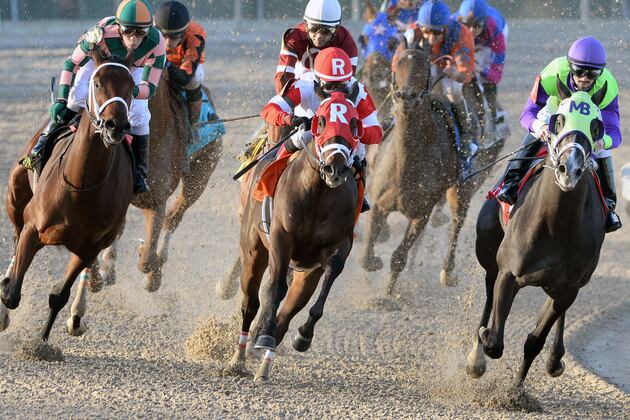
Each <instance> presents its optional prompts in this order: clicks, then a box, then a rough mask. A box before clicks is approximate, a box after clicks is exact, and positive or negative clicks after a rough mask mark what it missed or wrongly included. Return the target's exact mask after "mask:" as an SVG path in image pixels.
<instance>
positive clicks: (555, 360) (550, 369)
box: [546, 312, 566, 378]
mask: <svg viewBox="0 0 630 420" xmlns="http://www.w3.org/2000/svg"><path fill="white" fill-rule="evenodd" d="M565 315H566V312H563V313H562V315H560V318H558V320H557V321H556V335H555V336H554V339H553V346H551V351H550V354H549V358H548V359H547V364H546V369H547V373H548V374H549V376H551V377H554V378H555V377H557V376H560V375H562V373H563V372H564V362H563V361H562V356H564V317H565Z"/></svg>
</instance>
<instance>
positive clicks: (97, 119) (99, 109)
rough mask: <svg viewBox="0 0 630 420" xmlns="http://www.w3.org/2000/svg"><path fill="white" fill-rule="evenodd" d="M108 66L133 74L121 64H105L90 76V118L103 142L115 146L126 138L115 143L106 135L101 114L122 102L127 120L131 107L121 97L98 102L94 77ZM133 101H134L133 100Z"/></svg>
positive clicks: (88, 103) (88, 106) (88, 102)
mask: <svg viewBox="0 0 630 420" xmlns="http://www.w3.org/2000/svg"><path fill="white" fill-rule="evenodd" d="M107 66H116V67H122V68H123V69H125V70H127V72H128V73H129V75H130V76H131V72H130V71H129V68H127V66H125V65H123V64H120V63H103V64H101V65H100V66H98V67H97V68H96V69H95V70H94V71H93V72H92V75H91V76H90V84H89V89H88V99H87V112H88V116H89V117H90V122H91V123H92V125H93V126H94V127H95V128H96V133H99V134H100V135H101V139H102V140H103V142H105V143H106V144H108V145H115V144H118V143H120V142H122V140H123V139H124V136H123V137H122V138H121V139H120V140H119V141H115V140H112V139H111V138H110V136H107V135H104V134H103V132H104V131H106V130H104V129H105V120H104V119H103V118H102V117H101V114H102V113H103V111H104V110H105V108H107V106H108V105H110V104H112V103H114V102H121V103H122V104H123V105H124V106H125V112H126V114H127V118H129V105H127V101H125V100H124V99H123V98H121V97H120V96H114V97H113V98H109V99H107V100H106V101H105V102H103V103H102V104H99V103H98V101H97V100H96V94H95V93H94V89H95V88H94V76H95V75H96V73H98V71H99V70H100V69H102V68H103V67H107ZM132 101H133V98H132Z"/></svg>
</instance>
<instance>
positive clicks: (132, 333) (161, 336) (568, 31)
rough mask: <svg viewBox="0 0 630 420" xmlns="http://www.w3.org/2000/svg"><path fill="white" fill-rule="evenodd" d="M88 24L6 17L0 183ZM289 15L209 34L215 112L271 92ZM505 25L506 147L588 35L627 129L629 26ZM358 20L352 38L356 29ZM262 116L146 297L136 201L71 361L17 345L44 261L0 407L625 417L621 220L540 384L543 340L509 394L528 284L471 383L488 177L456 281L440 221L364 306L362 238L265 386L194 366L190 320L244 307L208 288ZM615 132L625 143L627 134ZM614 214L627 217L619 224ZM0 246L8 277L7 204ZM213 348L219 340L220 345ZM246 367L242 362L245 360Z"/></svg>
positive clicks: (45, 264)
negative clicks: (601, 51) (561, 59)
mask: <svg viewBox="0 0 630 420" xmlns="http://www.w3.org/2000/svg"><path fill="white" fill-rule="evenodd" d="M90 24H92V22H83V23H76V22H71V23H59V22H58V23H55V24H47V23H44V24H42V23H37V24H28V25H20V26H11V25H9V24H5V23H4V22H3V24H2V25H3V26H2V27H0V101H1V102H0V104H1V106H0V133H1V139H2V140H1V141H0V179H2V180H6V179H7V175H8V170H9V167H10V165H11V163H12V162H13V160H14V159H15V158H16V157H17V153H18V151H19V149H20V148H21V147H22V145H23V143H24V142H25V141H26V140H27V138H28V137H29V136H30V135H31V134H32V133H33V132H34V131H35V129H36V128H37V126H38V125H39V124H40V122H41V121H42V119H43V118H44V116H45V110H46V106H47V102H48V93H47V89H48V85H49V78H50V76H51V75H55V76H57V77H58V76H59V72H60V69H61V64H62V62H63V60H64V59H65V57H66V56H67V54H68V53H69V52H70V48H71V46H72V45H73V43H74V41H75V39H76V38H77V36H78V35H79V34H80V33H81V32H82V31H83V30H84V29H85V28H87V27H88V26H89V25H90ZM288 24H289V23H288V22H267V23H264V24H261V23H255V24H252V23H251V22H243V23H242V24H241V27H240V28H239V29H238V30H237V29H234V25H233V24H232V23H230V22H213V23H212V24H208V25H207V26H206V27H207V28H208V32H209V40H208V45H207V47H206V56H207V58H206V61H207V62H206V64H205V66H206V83H207V84H208V85H209V86H210V87H211V89H212V92H213V96H214V99H215V102H216V105H217V108H218V110H219V112H220V115H221V116H224V117H230V116H239V115H246V114H250V113H255V112H258V110H259V109H260V108H261V106H262V104H263V103H264V102H265V101H266V100H267V99H268V98H269V97H271V95H272V94H273V83H272V77H273V73H274V69H275V66H276V54H277V52H278V49H279V45H278V42H277V41H278V39H279V38H280V35H281V33H282V30H283V28H284V27H285V26H287V25H288ZM510 25H511V27H510V38H509V46H508V59H507V60H508V64H507V67H506V76H505V78H504V81H503V83H502V85H501V87H500V100H501V102H502V104H503V106H504V107H505V108H506V109H507V110H508V112H509V115H510V119H511V122H512V131H513V133H514V135H513V136H512V138H511V139H510V140H509V141H508V144H507V145H506V149H505V150H506V151H509V150H512V149H514V148H515V147H516V145H517V144H519V143H520V140H521V138H522V135H523V130H522V129H520V126H518V125H517V118H518V115H519V113H520V110H521V108H522V106H523V104H524V103H525V100H526V98H527V95H528V93H529V90H530V88H531V84H532V82H533V79H534V77H535V75H536V73H537V71H539V70H540V69H542V67H543V66H544V65H545V64H546V63H547V62H548V61H550V60H551V59H552V58H555V57H557V56H559V55H562V54H565V53H566V51H567V50H568V47H569V46H570V44H571V42H572V40H573V39H575V38H577V37H578V36H582V35H586V34H593V35H595V36H597V37H599V39H600V40H602V41H603V42H604V44H605V45H606V47H607V49H608V57H609V58H608V61H609V68H610V69H611V71H612V72H613V74H615V76H616V77H617V78H618V80H619V82H620V86H621V94H620V104H621V114H622V115H621V120H622V125H623V126H625V125H626V124H627V121H628V120H629V119H630V105H628V104H630V94H629V93H628V90H627V86H628V85H629V84H630V35H629V33H630V31H629V27H628V25H627V24H626V23H622V22H595V23H593V25H592V26H591V27H589V28H586V27H584V26H582V25H581V24H579V23H576V22H552V21H517V22H511V23H510ZM352 29H353V30H354V33H355V34H357V29H359V26H358V25H354V26H352ZM256 125H257V122H254V121H250V122H249V123H237V124H230V125H229V126H228V134H227V135H226V136H225V138H224V154H223V157H222V159H221V161H220V163H219V165H218V169H217V171H216V172H215V173H214V175H213V176H212V178H211V180H210V186H209V188H208V189H207V190H206V192H205V194H204V195H203V196H202V197H201V199H200V201H199V202H198V203H197V204H196V205H195V206H194V207H193V208H191V210H190V211H189V212H188V214H187V216H186V217H185V219H184V222H183V223H182V225H181V227H180V229H179V230H178V231H177V233H176V234H175V236H174V239H173V242H172V244H171V252H170V260H169V262H168V264H167V266H166V267H165V274H164V283H163V286H162V288H161V289H160V290H159V291H158V292H157V293H154V294H148V293H147V292H145V291H144V290H143V289H142V274H141V273H140V272H139V271H138V270H137V269H136V262H137V257H136V255H137V254H136V250H135V248H136V246H137V240H138V238H140V237H142V236H143V234H144V229H143V222H142V217H141V214H140V212H139V211H138V210H137V209H135V208H132V209H131V210H130V211H129V215H128V219H127V228H126V231H125V234H124V236H123V239H122V243H121V256H120V259H119V264H118V268H119V272H118V274H119V276H118V283H117V284H116V285H114V286H112V287H109V288H106V289H104V290H103V291H101V292H100V293H98V294H95V295H90V302H89V308H88V315H87V318H86V319H87V322H88V326H89V331H88V332H87V333H86V334H85V335H84V336H83V337H81V338H74V337H70V336H69V335H68V334H67V333H66V332H65V320H66V318H67V316H68V312H69V309H68V308H69V305H68V306H67V307H66V309H65V310H64V311H63V312H62V313H61V314H60V316H59V318H58V320H57V323H56V325H55V328H54V329H53V332H52V335H51V343H52V344H54V345H55V346H58V347H59V348H61V350H62V351H63V354H64V356H65V361H64V362H54V363H52V362H41V361H28V360H23V359H21V358H18V357H16V355H15V353H16V351H17V350H19V349H20V348H21V347H22V346H23V343H24V342H27V341H28V340H30V339H31V338H33V337H34V336H35V335H36V334H37V332H38V330H39V328H41V326H42V325H43V322H44V320H45V316H46V313H47V306H48V305H47V296H48V293H49V291H50V288H51V287H52V285H53V283H54V282H55V280H54V279H58V278H59V277H60V276H61V274H62V272H63V268H64V267H65V263H66V261H67V253H66V251H65V250H61V249H60V250H57V249H52V248H50V249H45V250H42V251H41V252H40V253H39V254H38V256H37V257H36V259H35V261H34V263H33V265H32V267H31V270H30V271H29V273H27V276H26V280H25V283H24V289H23V291H24V295H23V299H22V303H21V306H20V307H19V308H18V309H17V310H16V311H13V312H12V314H11V315H12V324H11V326H10V328H9V329H8V330H7V331H5V332H4V333H1V334H0V372H1V373H0V416H2V417H38V418H43V417H46V418H49V417H88V416H89V417H96V416H98V417H130V416H134V417H145V416H146V417H235V418H243V417H248V418H251V417H285V416H286V417H299V418H303V417H306V418H319V417H353V418H366V417H388V418H391V417H396V418H398V417H400V418H575V417H581V418H630V396H629V394H628V392H630V372H629V370H628V366H629V365H630V355H629V353H630V351H629V350H628V349H629V348H630V342H629V336H630V334H629V333H628V331H629V328H628V326H629V325H630V321H629V319H630V306H629V303H628V302H630V299H629V298H630V265H629V264H630V263H629V260H628V259H627V258H628V255H629V251H630V240H629V239H628V233H627V232H628V229H630V228H629V227H626V228H624V229H623V230H622V231H620V232H617V233H614V234H611V235H610V236H608V237H607V238H606V241H605V243H604V249H603V250H602V255H601V258H600V264H599V267H598V269H597V271H596V272H595V275H594V276H593V278H592V280H591V283H590V284H589V285H587V286H586V287H585V288H584V289H583V290H582V291H581V292H580V295H579V296H578V299H577V301H576V302H575V303H574V305H573V307H572V308H571V309H570V310H569V312H568V314H567V332H566V336H565V337H566V340H567V341H566V342H567V355H566V356H565V361H566V364H567V369H566V371H565V373H564V375H562V376H561V377H559V378H550V377H549V376H547V374H546V373H545V370H544V362H545V360H546V352H547V351H548V350H547V347H546V348H545V350H544V351H543V353H541V355H540V357H539V358H538V359H537V360H536V362H535V363H534V365H533V368H532V370H531V371H530V374H529V376H528V378H527V382H526V389H527V394H526V395H519V396H516V397H515V399H516V402H514V401H512V402H510V400H509V398H508V389H509V388H510V385H511V382H512V380H513V378H514V376H515V375H516V373H517V370H518V365H519V363H520V359H521V356H522V346H523V343H524V340H525V338H526V335H527V333H528V332H529V331H530V330H532V329H533V327H534V325H535V319H536V314H537V312H538V309H539V308H540V307H541V305H542V303H543V301H544V297H543V293H542V291H540V290H537V289H532V288H530V289H525V290H523V291H521V292H520V293H519V295H518V296H517V298H516V301H515V304H514V306H513V309H512V313H511V315H510V318H509V319H508V323H507V328H506V351H505V353H504V356H503V358H502V359H500V360H498V361H489V366H488V372H487V373H486V375H485V376H484V377H483V378H482V379H480V380H476V381H475V380H472V379H469V378H468V377H467V376H466V373H465V370H464V363H465V357H466V354H467V353H468V351H469V345H470V338H471V335H472V332H473V329H474V327H475V326H476V325H477V322H478V318H479V316H480V313H481V306H482V304H483V297H484V292H483V277H482V273H481V269H480V268H479V267H478V265H477V262H476V259H475V258H474V253H473V243H474V224H475V219H476V215H477V212H478V210H479V207H480V205H481V202H482V200H483V197H484V195H485V191H486V190H487V189H488V188H489V187H490V184H491V183H492V182H494V179H495V178H496V177H497V176H498V173H499V170H498V169H497V170H495V172H494V175H493V176H492V177H490V178H491V179H490V180H489V181H488V182H487V183H486V185H484V187H483V188H482V189H481V190H480V191H479V192H478V194H477V196H476V198H475V199H474V202H473V204H472V207H471V210H470V212H469V217H468V219H467V221H466V224H465V226H464V229H463V233H462V236H461V238H460V243H459V252H458V259H457V261H458V265H457V267H458V270H457V273H458V276H459V285H458V286H457V287H455V288H449V289H445V288H441V287H440V286H439V284H438V272H439V268H440V262H441V260H442V255H443V254H444V252H445V251H446V249H445V248H446V226H442V227H429V228H428V229H427V231H426V232H425V234H424V235H423V237H422V238H421V239H420V241H421V243H420V245H419V246H418V253H417V255H416V258H415V265H414V266H412V267H410V268H408V269H407V270H406V271H405V272H403V274H402V276H401V278H400V279H399V282H398V293H399V294H400V299H399V300H400V302H401V303H400V305H401V309H400V310H398V311H385V310H382V309H376V308H373V307H371V306H370V305H369V304H368V302H369V299H370V298H371V297H373V296H376V295H378V294H382V293H383V289H384V286H385V282H386V279H387V273H386V272H385V271H384V272H381V273H376V274H367V273H365V272H364V271H363V270H362V269H361V268H360V267H359V266H358V264H357V262H356V256H357V255H358V251H359V250H360V249H361V248H362V247H363V245H364V244H363V240H362V239H361V238H359V239H358V240H357V241H356V242H355V249H354V251H353V253H352V255H351V257H350V259H349V263H348V264H347V265H346V269H345V271H344V273H343V274H342V275H341V277H340V278H339V279H338V280H337V282H336V283H335V285H334V287H333V289H332V293H331V295H330V298H329V301H328V304H327V306H326V310H325V314H324V317H323V318H322V320H321V321H320V322H319V324H318V326H317V329H316V334H315V339H314V341H313V347H312V349H311V350H310V351H308V352H307V353H305V354H298V353H297V352H295V351H293V349H292V348H291V347H290V345H288V341H287V342H285V343H284V344H283V347H284V349H285V351H284V352H282V351H281V352H280V354H279V357H278V358H277V361H276V363H275V365H274V369H273V372H272V381H271V383H270V384H269V385H268V386H265V387H260V386H255V385H254V383H253V380H252V379H251V377H238V376H226V375H224V370H223V366H224V363H225V362H226V360H227V358H219V359H215V360H208V361H201V362H200V361H196V360H191V359H190V358H187V356H186V346H185V342H186V339H187V338H188V337H189V336H190V335H191V334H192V333H193V331H195V329H196V327H197V323H198V321H199V320H204V319H207V318H208V317H210V318H211V319H212V320H216V321H219V322H225V323H230V322H231V321H230V317H231V316H233V315H234V314H235V313H237V305H240V298H238V297H237V298H236V299H233V300H231V301H227V302H226V301H221V300H219V299H218V298H217V297H215V293H214V285H215V283H216V282H217V281H218V280H219V279H220V278H221V277H222V276H224V275H225V274H226V270H227V269H228V267H229V266H230V265H231V264H232V262H233V259H234V256H235V255H236V253H237V249H238V248H237V235H238V222H237V215H236V211H235V209H236V202H237V190H238V186H237V184H236V183H235V182H233V181H232V180H231V178H230V175H231V173H232V171H233V170H234V169H235V168H236V167H237V162H236V161H235V160H234V159H233V156H235V155H236V154H237V153H238V151H239V149H240V148H241V146H242V145H243V143H244V142H245V140H246V139H247V137H248V136H249V133H250V132H251V131H252V130H253V129H254V128H255V126H256ZM622 134H623V135H624V136H626V137H628V129H627V128H626V127H622ZM626 141H627V140H626ZM614 158H615V162H616V167H617V170H618V171H619V169H620V168H621V166H622V165H623V163H625V161H627V160H630V148H628V147H627V146H623V147H621V148H620V149H618V150H616V151H615V152H614ZM501 168H503V166H501ZM0 194H1V195H2V197H4V196H5V194H6V182H5V181H3V182H0ZM394 216H398V215H394ZM394 216H393V217H390V223H391V225H392V239H390V241H388V242H387V243H385V244H381V245H379V246H378V247H377V253H378V255H390V254H391V250H392V249H393V247H394V246H396V245H397V243H398V242H397V241H399V238H400V237H401V235H402V231H403V228H404V222H403V220H402V217H400V216H398V217H394ZM623 217H624V215H623V214H622V218H623ZM622 220H623V221H624V222H626V224H630V219H628V218H627V216H625V219H622ZM361 227H362V225H361ZM361 231H362V229H359V232H361ZM0 240H1V244H2V247H0V264H1V265H2V270H3V271H4V269H5V267H6V264H8V262H9V259H10V256H11V254H12V252H13V243H12V228H11V226H10V223H9V222H8V220H7V218H6V212H5V211H4V210H2V212H1V216H0ZM386 266H388V264H387V263H386ZM304 319H305V314H304V313H303V314H300V315H298V316H297V317H296V319H295V320H294V322H293V324H292V328H291V330H290V331H289V336H288V337H291V336H292V334H293V332H294V331H295V328H297V326H298V325H300V323H301V322H303V320H304ZM237 333H238V329H237V328H236V327H235V328H234V329H233V330H232V334H231V336H230V340H234V341H235V340H236V337H237ZM222 336H224V334H215V336H213V337H214V338H217V339H219V340H220V337H222ZM214 345H217V343H214ZM218 345H223V346H225V345H226V341H225V339H224V341H221V342H219V343H218ZM215 353H216V352H215ZM250 366H251V368H252V372H253V369H254V367H255V363H253V362H252V364H251V365H250Z"/></svg>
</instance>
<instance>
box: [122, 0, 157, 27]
mask: <svg viewBox="0 0 630 420" xmlns="http://www.w3.org/2000/svg"><path fill="white" fill-rule="evenodd" d="M116 22H117V23H118V24H119V25H123V26H132V27H140V28H146V27H150V26H152V25H153V10H151V6H149V3H148V2H147V1H146V0H124V1H123V2H122V3H120V5H119V6H118V10H116Z"/></svg>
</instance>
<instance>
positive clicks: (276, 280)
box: [254, 221, 292, 382]
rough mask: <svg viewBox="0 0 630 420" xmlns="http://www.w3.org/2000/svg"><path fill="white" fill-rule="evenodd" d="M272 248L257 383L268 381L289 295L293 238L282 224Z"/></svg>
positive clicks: (273, 236)
mask: <svg viewBox="0 0 630 420" xmlns="http://www.w3.org/2000/svg"><path fill="white" fill-rule="evenodd" d="M271 229H272V231H271V241H270V248H269V278H270V280H269V286H268V287H267V288H266V290H265V291H264V295H265V301H264V302H263V313H262V327H261V329H260V336H259V337H258V340H257V342H256V348H257V349H262V350H265V355H264V356H263V361H262V363H261V365H260V367H259V368H258V371H257V372H256V376H255V378H254V379H255V380H256V382H260V381H263V382H264V381H268V380H269V374H270V372H271V363H272V362H273V360H274V358H275V356H276V352H275V351H276V332H277V322H276V316H277V313H278V306H280V302H281V301H282V299H284V297H285V296H286V293H287V289H288V288H287V273H288V271H289V261H290V258H291V247H292V243H291V238H289V234H288V233H287V232H286V231H285V230H284V227H283V226H282V225H281V224H280V222H279V221H277V222H276V223H275V225H273V224H272V227H271Z"/></svg>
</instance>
